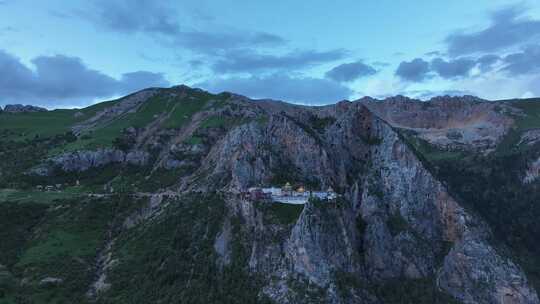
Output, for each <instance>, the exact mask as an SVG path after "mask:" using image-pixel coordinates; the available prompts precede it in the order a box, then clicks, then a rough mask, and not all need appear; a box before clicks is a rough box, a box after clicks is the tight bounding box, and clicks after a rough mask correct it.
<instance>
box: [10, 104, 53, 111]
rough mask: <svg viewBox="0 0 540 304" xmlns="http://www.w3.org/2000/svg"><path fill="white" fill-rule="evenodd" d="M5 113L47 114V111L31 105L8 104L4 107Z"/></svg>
mask: <svg viewBox="0 0 540 304" xmlns="http://www.w3.org/2000/svg"><path fill="white" fill-rule="evenodd" d="M4 112H6V113H25V112H47V109H45V108H41V107H36V106H32V105H22V104H8V105H6V106H5V107H4Z"/></svg>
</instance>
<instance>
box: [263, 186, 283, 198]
mask: <svg viewBox="0 0 540 304" xmlns="http://www.w3.org/2000/svg"><path fill="white" fill-rule="evenodd" d="M262 192H263V193H270V194H271V195H272V196H281V188H277V187H271V188H262Z"/></svg>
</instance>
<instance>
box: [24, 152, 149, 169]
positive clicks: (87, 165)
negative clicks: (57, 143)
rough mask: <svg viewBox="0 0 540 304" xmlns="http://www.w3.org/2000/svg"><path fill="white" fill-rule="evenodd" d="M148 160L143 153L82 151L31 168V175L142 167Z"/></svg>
mask: <svg viewBox="0 0 540 304" xmlns="http://www.w3.org/2000/svg"><path fill="white" fill-rule="evenodd" d="M149 158H150V155H149V154H148V152H145V151H130V152H124V151H121V150H117V149H112V148H105V149H98V150H94V151H91V150H82V151H75V152H68V153H63V154H60V155H58V156H55V157H52V158H49V159H48V160H47V162H45V163H43V164H41V165H39V166H37V167H35V168H33V169H32V170H31V173H33V174H37V175H41V176H47V175H50V174H52V173H53V170H54V169H55V168H59V169H61V170H63V171H65V172H82V171H86V170H88V169H91V168H97V167H101V166H105V165H109V164H114V163H119V164H130V165H136V166H142V165H145V164H146V163H147V162H148V160H149Z"/></svg>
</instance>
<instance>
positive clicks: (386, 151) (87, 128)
mask: <svg viewBox="0 0 540 304" xmlns="http://www.w3.org/2000/svg"><path fill="white" fill-rule="evenodd" d="M77 113H80V114H78V115H76V116H77V118H76V119H75V118H74V116H73V115H71V114H73V113H70V117H69V119H70V121H73V120H74V119H75V121H74V122H73V124H72V125H71V127H70V129H71V131H72V133H69V132H68V133H69V135H64V136H63V137H62V136H59V135H57V136H56V137H54V139H40V141H37V142H35V143H34V144H35V146H36V147H38V148H40V147H47V148H50V147H52V148H53V149H54V150H53V149H50V151H49V150H47V151H46V153H42V154H40V155H41V156H42V157H41V158H39V159H38V160H37V161H34V162H31V161H28V164H27V163H26V162H25V163H24V164H25V166H26V167H24V170H22V172H24V174H23V177H21V179H22V181H23V182H25V183H28V184H30V185H32V186H34V184H35V183H37V182H41V181H42V180H47V182H49V181H57V180H59V181H62V182H65V183H66V184H69V183H70V182H71V183H72V182H74V180H73V179H75V178H76V179H77V181H79V180H80V182H81V183H82V184H85V185H86V186H87V187H89V189H94V188H91V187H96V185H97V186H99V185H101V184H102V183H107V184H110V185H114V186H115V188H116V189H118V188H121V189H123V190H122V193H121V194H119V195H120V196H121V197H123V199H124V200H120V201H121V202H123V203H121V204H120V203H115V204H112V203H111V206H112V205H114V206H115V207H114V208H110V209H106V210H109V211H110V212H113V213H111V214H107V216H104V217H103V218H104V219H106V223H101V224H100V225H101V226H100V227H101V228H100V229H101V230H99V231H103V232H102V233H103V235H102V236H100V237H98V238H97V239H96V241H95V242H94V243H92V244H93V245H92V246H95V247H94V249H93V250H94V251H91V250H90V252H93V253H91V254H89V255H85V256H84V258H81V257H78V259H79V260H78V261H80V260H83V261H84V263H88V262H87V261H88V260H92V259H93V260H94V264H92V265H91V266H90V265H86V266H87V267H86V268H85V269H87V270H86V271H87V272H88V274H87V276H85V278H84V280H83V279H81V280H82V281H84V282H85V283H84V284H83V283H81V284H80V285H81V286H82V287H80V289H81V290H83V289H84V291H83V292H81V293H80V294H81V295H80V298H75V299H76V300H80V301H98V302H99V301H102V302H103V303H107V302H110V301H118V302H133V301H135V302H137V300H136V298H137V297H141V296H145V297H147V300H148V301H161V302H170V301H174V300H178V297H180V298H181V299H184V300H186V302H188V303H209V302H217V299H221V300H224V299H227V300H224V301H225V302H230V303H235V301H234V300H230V299H229V298H227V296H226V294H234V295H235V296H236V297H237V301H239V299H240V298H241V299H251V300H250V301H255V302H264V301H269V302H274V303H336V304H337V303H501V304H507V303H530V304H533V303H540V301H539V299H538V296H537V293H536V291H535V289H534V288H533V287H532V282H531V280H530V279H529V278H528V276H529V275H530V274H529V273H526V272H525V270H524V269H523V267H522V264H521V261H522V260H521V259H519V260H518V259H516V257H515V256H514V255H513V254H512V251H511V250H508V248H507V247H506V246H505V244H504V242H503V243H501V239H500V238H498V237H497V236H495V235H494V233H493V223H492V222H490V221H487V220H486V218H484V217H483V216H482V214H481V213H480V212H478V210H475V209H474V208H471V202H469V201H467V200H466V199H464V197H462V196H461V195H459V194H460V192H458V191H452V189H450V188H449V186H448V184H447V182H446V181H445V180H443V179H441V176H440V175H439V174H440V170H438V167H437V165H438V164H439V163H434V162H432V161H431V160H432V159H433V157H432V155H431V154H429V155H428V154H425V153H423V151H424V150H421V149H419V147H420V146H418V145H417V144H418V143H419V142H420V141H421V143H423V144H424V146H421V147H424V148H425V145H428V144H429V145H432V146H429V147H431V149H432V150H429V152H430V153H432V152H433V151H436V152H437V153H439V150H436V149H441V151H443V152H444V153H447V154H448V153H478V154H474V155H478V156H475V157H487V156H486V155H489V157H495V156H496V155H498V154H497V153H499V147H502V146H504V145H507V144H508V141H509V137H508V136H509V135H508V134H511V135H512V140H515V141H516V143H518V141H519V140H520V139H521V138H523V136H527V142H528V143H530V142H532V140H530V139H529V138H531V136H532V135H530V134H533V133H534V132H533V131H531V130H527V132H528V133H523V134H518V136H515V135H516V132H518V131H520V130H521V129H519V128H518V127H521V126H522V125H520V124H518V123H516V121H518V122H519V121H520V120H519V119H520V117H523V115H527V114H526V113H525V112H524V111H523V109H522V108H519V107H514V106H513V105H511V104H507V103H488V102H485V101H482V100H479V99H476V98H472V97H464V98H461V99H459V98H449V97H448V98H438V99H435V100H432V101H430V102H428V103H420V102H418V101H412V100H405V99H404V98H402V97H398V98H393V99H388V100H385V101H375V100H371V99H362V100H359V101H355V102H348V101H343V102H339V103H337V104H335V105H330V106H324V107H305V106H298V105H291V104H286V103H282V102H277V101H269V100H260V101H253V100H249V99H247V98H245V97H242V96H238V95H234V94H228V93H227V94H220V95H211V94H208V93H206V92H202V91H200V90H192V89H189V88H187V87H174V88H171V89H150V90H145V91H142V92H139V93H136V94H133V95H130V96H128V97H125V98H123V99H121V100H119V101H115V102H109V103H108V104H104V105H99V106H96V107H94V108H91V109H82V110H81V111H79V112H77ZM75 114H76V113H75ZM520 115H521V116H520ZM520 132H521V131H520ZM458 133H459V135H458ZM111 134H112V135H111ZM527 134H528V135H527ZM36 140H37V139H36ZM518 146H519V145H518ZM524 146H525V145H524ZM526 146H527V147H529V148H531V149H533V148H534V149H536V148H535V147H536V146H534V143H531V144H528V145H526ZM81 147H82V148H81ZM456 151H457V152H456ZM520 153H521V152H520ZM447 154H444V156H445V157H447ZM449 155H450V156H453V155H454V154H449ZM437 156H438V157H439V158H437V159H440V157H441V156H440V155H438V154H437ZM535 159H537V158H535ZM529 163H531V162H529ZM534 164H536V162H534V163H533V165H534ZM113 166H114V167H113ZM107 168H114V170H112V172H111V170H107ZM527 168H528V169H527ZM531 168H532V167H526V168H524V169H523V171H522V173H521V174H522V175H523V176H526V177H525V180H526V182H527V183H533V182H534V181H535V178H530V177H529V176H533V175H534V176H535V177H536V175H537V172H536V171H538V170H536V169H531ZM534 168H535V167H534ZM526 169H527V170H529V171H526ZM534 170H536V171H534ZM533 171H534V172H533ZM10 172H11V171H10ZM525 172H527V173H525ZM72 175H73V176H72ZM285 182H290V183H292V184H293V185H294V186H299V185H303V186H306V187H308V188H310V189H326V188H328V187H332V188H333V189H336V191H337V192H338V193H339V194H340V198H339V199H337V200H336V201H331V202H326V201H318V200H313V201H310V202H308V203H307V204H306V205H305V206H288V205H280V204H269V203H264V202H254V201H249V200H246V199H243V198H242V197H241V196H239V195H238V193H239V192H241V191H244V190H245V189H247V188H248V187H253V186H270V185H281V184H283V183H285ZM519 182H520V183H521V182H522V181H521V180H520V181H519ZM32 183H34V184H32ZM93 183H94V184H93ZM96 183H101V184H99V185H98V184H96ZM158 189H160V190H159V192H158ZM163 191H166V192H163ZM156 192H158V193H156ZM90 197H99V198H100V199H102V200H104V201H107V200H110V201H111V202H113V201H115V202H116V198H113V197H112V196H110V195H109V194H107V195H105V194H100V193H97V194H96V193H91V194H90ZM145 199H148V200H147V201H146V202H144V200H145ZM83 201H84V200H83ZM125 201H133V202H136V203H133V204H131V205H130V204H129V203H127V206H129V207H127V206H126V205H125V204H126V202H125ZM141 201H143V202H141ZM472 205H474V204H472ZM59 206H60V207H58V208H57V209H51V211H49V212H62V210H64V209H66V210H71V211H70V212H72V213H70V214H71V215H70V216H71V217H73V216H75V218H79V217H80V216H83V213H81V212H87V211H84V210H86V209H85V208H91V206H90V205H88V204H83V205H82V206H80V207H77V206H78V205H77V204H75V203H73V205H70V204H64V205H59ZM70 206H74V207H70ZM62 208H64V209H62ZM70 208H77V209H73V210H72V209H70ZM76 214H79V216H77V215H76ZM67 218H70V217H64V216H62V217H59V219H58V221H64V220H66V219H67ZM95 218H96V217H95V216H93V217H90V218H89V219H86V221H89V222H91V221H92V220H94V219H95ZM47 227H48V226H47ZM47 227H42V228H39V229H36V230H35V235H34V238H35V241H29V243H28V244H30V245H27V246H30V248H31V245H32V244H33V245H35V246H38V245H39V244H48V243H47V242H48V241H47V240H48V239H47V235H48V234H47V233H48V231H49V230H48V229H49V228H47ZM70 227H71V226H70ZM45 228H47V229H45ZM66 229H67V228H66ZM70 229H71V228H70ZM77 229H79V230H80V229H81V228H77ZM77 229H74V230H73V231H72V232H70V233H73V234H77V233H78V232H77V231H79V230H77ZM55 237H58V236H57V235H56V234H55ZM92 237H95V235H92ZM30 239H31V238H30ZM51 242H53V241H51ZM36 244H37V245H36ZM58 246H60V247H61V248H62V246H63V245H62V244H60V245H58ZM85 248H86V247H85ZM61 252H63V251H61ZM66 252H69V251H66ZM85 252H86V251H85ZM64 253H65V252H64ZM75 260H77V259H75ZM518 261H519V262H518ZM57 262H58V263H62V261H57ZM0 263H6V262H2V260H0ZM36 263H37V262H36ZM40 265H41V264H39V263H37V264H24V263H21V262H19V263H18V264H16V263H15V264H13V263H12V265H11V266H10V267H11V268H10V269H11V270H13V271H14V272H15V273H16V276H18V278H19V280H21V282H22V281H23V280H26V281H25V284H27V285H28V284H29V285H28V286H33V285H32V284H33V283H32V282H33V280H37V278H38V277H39V276H41V274H42V272H43V276H45V275H47V276H46V277H50V276H51V275H50V273H49V272H51V269H50V268H40V267H41V266H40ZM62 265H63V264H62ZM32 267H33V268H32ZM66 267H68V266H66ZM32 269H34V275H32V276H31V275H29V273H30V272H31V270H32ZM63 276H64V277H65V276H66V274H63V273H62V272H60V273H55V277H60V279H62V280H63V281H59V282H65V278H64V277H63ZM146 276H149V277H151V278H152V279H150V280H148V279H147V278H146ZM36 282H38V281H36ZM21 284H22V283H21ZM36 284H38V283H36ZM55 284H56V283H55ZM62 284H64V285H66V284H65V283H58V285H59V286H60V287H58V288H63V287H62ZM22 285H24V284H22ZM22 285H21V286H22ZM96 286H107V288H96ZM24 288H26V287H24ZM24 288H23V289H22V290H26V289H24ZM66 288H67V287H66ZM26 291H28V290H26ZM202 291H206V293H205V292H202ZM32 292H38V291H35V290H32ZM38 293H39V292H38ZM244 296H245V298H242V297H244ZM70 299H72V300H73V298H70ZM140 301H141V300H139V302H140ZM245 301H248V300H245Z"/></svg>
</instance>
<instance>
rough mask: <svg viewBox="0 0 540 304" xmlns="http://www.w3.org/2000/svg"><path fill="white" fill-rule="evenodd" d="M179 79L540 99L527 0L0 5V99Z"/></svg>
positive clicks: (314, 93) (323, 99)
mask: <svg viewBox="0 0 540 304" xmlns="http://www.w3.org/2000/svg"><path fill="white" fill-rule="evenodd" d="M179 84H186V85H189V86H192V87H199V88H202V89H205V90H208V91H210V92H214V93H219V92H222V91H229V92H234V93H238V94H242V95H246V96H249V97H252V98H271V99H278V100H284V101H289V102H295V103H301V104H311V105H319V104H328V103H334V102H337V101H340V100H343V99H349V100H354V99H358V98H361V97H363V96H371V97H375V98H385V97H388V96H394V95H405V96H409V97H413V98H419V99H422V100H426V99H429V98H431V97H433V96H437V95H475V96H478V97H481V98H485V99H489V100H497V99H507V98H527V97H536V96H540V2H538V1H536V0H530V1H528V0H524V1H507V0H475V1H470V0H453V1H445V2H444V4H443V2H440V1H432V0H377V1H375V0H362V1H360V0H334V1H327V0H324V1H323V0H310V1H307V0H305V1H300V0H297V1H290V0H273V1H262V0H234V1H232V0H229V1H226V0H214V1H209V0H197V1H192V0H183V1H169V0H160V1H151V0H88V1H83V0H70V1H64V0H48V1H34V0H0V105H5V104H8V103H22V104H33V105H38V106H44V107H47V108H72V107H83V106H87V105H90V104H93V103H96V102H99V101H103V100H108V99H112V98H116V97H119V96H123V95H125V94H128V93H131V92H134V91H136V90H140V89H143V88H146V87H156V86H157V87H168V86H173V85H179Z"/></svg>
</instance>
